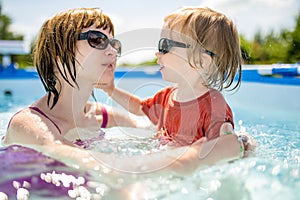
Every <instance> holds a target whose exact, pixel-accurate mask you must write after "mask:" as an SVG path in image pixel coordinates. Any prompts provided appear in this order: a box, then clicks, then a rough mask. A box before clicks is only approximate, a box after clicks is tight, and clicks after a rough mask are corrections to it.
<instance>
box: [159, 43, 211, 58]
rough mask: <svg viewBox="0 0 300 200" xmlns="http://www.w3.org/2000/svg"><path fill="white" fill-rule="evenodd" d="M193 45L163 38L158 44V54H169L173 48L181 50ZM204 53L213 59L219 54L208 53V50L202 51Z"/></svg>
mask: <svg viewBox="0 0 300 200" xmlns="http://www.w3.org/2000/svg"><path fill="white" fill-rule="evenodd" d="M190 46H191V45H189V44H184V43H182V42H177V41H174V40H170V39H167V38H161V39H160V40H159V42H158V52H159V53H160V54H166V53H169V52H170V50H171V48H172V47H180V48H190ZM201 52H202V53H206V54H207V55H210V56H211V57H213V56H216V55H217V54H215V53H213V52H211V51H208V50H206V49H202V51H201Z"/></svg>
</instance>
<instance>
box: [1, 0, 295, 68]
mask: <svg viewBox="0 0 300 200" xmlns="http://www.w3.org/2000/svg"><path fill="white" fill-rule="evenodd" d="M0 2H1V5H2V13H3V14H5V15H8V16H9V17H10V18H11V19H12V25H11V27H10V30H11V31H13V32H15V33H18V34H22V35H25V40H26V41H28V43H29V42H30V41H31V40H32V39H33V38H34V37H35V36H36V34H37V32H38V31H39V28H40V27H41V25H42V23H43V22H44V21H45V20H46V19H47V18H49V17H51V16H53V15H54V14H56V13H58V12H60V11H63V10H66V9H69V8H76V7H99V8H101V9H102V10H103V12H104V13H107V14H108V15H109V16H110V17H111V19H112V21H113V23H114V25H115V36H116V37H117V38H118V36H119V38H122V39H123V40H121V41H122V44H123V43H124V42H125V44H126V45H125V44H123V46H124V47H125V48H124V49H125V54H124V53H123V56H122V57H121V59H123V60H124V62H126V61H128V60H130V61H132V63H134V62H140V61H141V60H143V59H146V60H147V59H151V58H152V57H153V58H154V52H155V48H156V46H157V41H158V39H159V30H160V28H161V27H162V25H163V18H164V17H165V16H166V15H167V14H169V13H170V12H173V11H175V10H176V9H178V8H180V7H183V6H201V7H210V8H212V9H215V10H217V11H219V12H222V13H224V14H226V15H227V16H228V17H230V18H231V19H232V20H233V21H234V22H235V24H236V26H237V29H238V31H239V33H240V34H241V35H243V36H245V37H246V38H247V39H249V40H250V39H252V38H253V36H254V34H255V33H257V32H258V31H260V32H261V33H262V34H267V33H269V32H270V31H275V32H279V31H280V30H281V29H289V30H292V29H293V28H294V26H295V22H296V20H295V19H296V16H297V14H298V13H299V12H300V1H299V0H197V1H196V0H0ZM152 36H153V37H152ZM141 37H145V38H144V39H143V42H142V44H143V45H142V46H136V45H134V44H135V42H136V43H137V39H138V38H141ZM126 39H127V40H128V39H130V40H129V41H130V42H127V43H126ZM146 40H149V41H150V40H151V41H153V43H147V42H148V41H146ZM130 45H131V46H130ZM129 46H130V47H129ZM143 46H144V47H143ZM123 52H124V51H123Z"/></svg>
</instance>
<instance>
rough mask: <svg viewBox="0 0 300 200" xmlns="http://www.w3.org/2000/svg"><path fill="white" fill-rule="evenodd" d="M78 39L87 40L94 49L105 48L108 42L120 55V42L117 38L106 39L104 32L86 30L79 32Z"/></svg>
mask: <svg viewBox="0 0 300 200" xmlns="http://www.w3.org/2000/svg"><path fill="white" fill-rule="evenodd" d="M78 40H87V41H88V43H89V45H90V46H91V47H93V48H95V49H101V50H103V49H106V48H107V46H108V44H110V45H111V46H112V47H113V48H114V49H116V50H117V55H118V56H121V42H120V41H119V40H117V39H114V38H113V39H110V40H109V39H108V38H107V36H106V35H105V34H104V33H101V32H100V31H93V30H90V31H87V32H84V33H81V34H80V35H79V37H78Z"/></svg>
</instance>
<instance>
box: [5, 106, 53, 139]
mask: <svg viewBox="0 0 300 200" xmlns="http://www.w3.org/2000/svg"><path fill="white" fill-rule="evenodd" d="M51 138H53V134H52V131H51V130H49V126H48V124H47V121H45V120H43V119H42V117H41V116H39V115H38V114H36V113H34V112H32V111H31V110H30V109H29V108H25V109H23V110H21V111H20V112H18V113H16V114H15V115H14V116H13V117H12V118H11V121H10V123H9V126H8V128H7V131H6V135H5V137H4V140H3V144H5V145H10V144H21V145H22V144H43V143H45V142H46V141H50V140H51Z"/></svg>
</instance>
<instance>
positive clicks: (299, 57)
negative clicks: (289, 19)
mask: <svg viewBox="0 0 300 200" xmlns="http://www.w3.org/2000/svg"><path fill="white" fill-rule="evenodd" d="M287 60H288V61H289V62H299V61H300V12H299V14H298V16H297V18H296V26H295V29H294V30H293V31H292V32H291V41H290V44H289V47H288V52H287Z"/></svg>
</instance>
